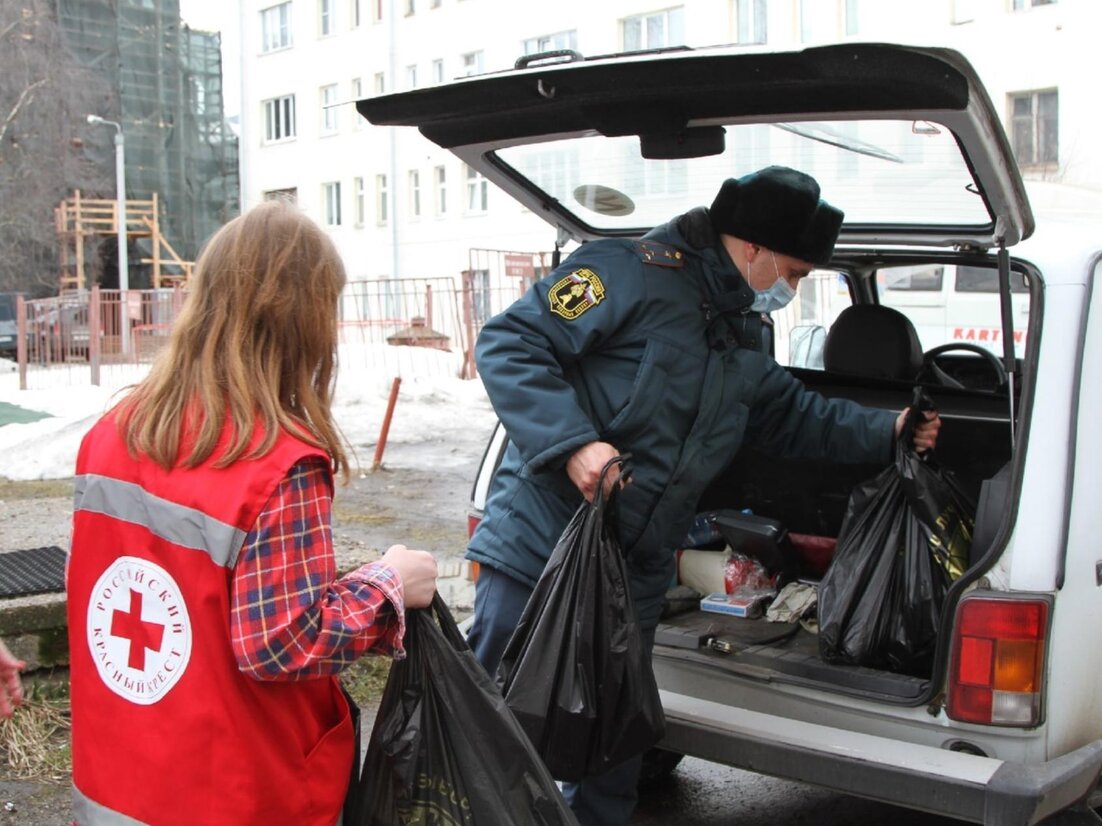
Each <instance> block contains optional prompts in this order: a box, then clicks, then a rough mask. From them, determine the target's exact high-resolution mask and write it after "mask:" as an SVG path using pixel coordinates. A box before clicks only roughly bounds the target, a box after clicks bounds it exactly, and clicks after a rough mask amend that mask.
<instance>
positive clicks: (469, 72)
mask: <svg viewBox="0 0 1102 826" xmlns="http://www.w3.org/2000/svg"><path fill="white" fill-rule="evenodd" d="M485 57H486V53H485V52H484V51H483V50H482V49H477V50H476V51H473V52H464V53H463V54H461V55H460V56H459V62H460V65H461V66H462V67H463V74H462V75H460V77H474V76H475V75H480V74H482V73H483V65H484V61H485Z"/></svg>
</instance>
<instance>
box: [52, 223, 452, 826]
mask: <svg viewBox="0 0 1102 826" xmlns="http://www.w3.org/2000/svg"><path fill="white" fill-rule="evenodd" d="M344 282H345V274H344V268H343V265H342V264H341V261H340V257H339V256H338V254H337V251H336V249H335V247H334V246H333V244H332V242H331V240H330V239H329V238H328V236H326V235H325V233H324V232H322V231H321V229H320V228H319V227H318V226H317V225H316V224H314V222H313V221H311V220H309V219H308V218H307V217H306V216H305V215H303V214H302V213H301V212H299V211H298V210H297V209H296V208H294V207H293V206H291V205H289V204H286V203H282V202H269V203H265V204H263V205H261V206H258V207H256V208H254V209H252V210H250V211H249V212H248V213H246V214H245V215H243V216H241V217H239V218H237V219H235V220H233V221H231V222H230V223H229V224H227V225H226V226H225V227H223V228H222V229H221V230H220V231H219V232H217V233H216V234H215V235H214V236H213V237H212V238H211V240H210V241H209V243H208V245H207V246H206V248H205V249H204V251H203V253H202V255H201V256H200V259H199V262H198V264H197V266H196V271H195V275H194V278H193V279H192V282H191V285H190V289H189V295H188V298H187V301H186V304H185V306H184V309H183V311H182V312H181V314H180V317H179V318H178V320H177V322H176V324H175V325H174V327H173V330H172V334H171V337H170V341H169V344H168V346H167V347H166V348H165V350H164V351H163V352H162V353H161V354H160V356H159V357H158V359H157V361H156V363H155V364H154V366H153V367H152V369H151V370H150V372H149V374H148V376H147V377H146V378H145V379H144V380H143V381H142V382H140V383H139V384H138V385H137V386H136V387H135V388H134V389H133V390H132V391H131V392H130V394H129V395H127V396H126V397H125V398H124V399H123V400H122V401H121V402H120V403H119V404H118V405H116V407H115V408H114V409H113V410H111V411H109V412H108V413H107V414H106V415H105V416H104V417H103V419H101V420H100V422H99V423H97V424H96V426H95V427H93V429H92V430H91V431H90V432H89V434H88V436H87V437H86V438H85V440H84V442H83V443H82V445H81V450H80V454H79V456H78V458H77V473H76V496H75V508H74V517H73V541H72V551H71V555H70V560H69V570H68V611H69V635H70V656H71V692H72V740H73V800H74V816H75V820H76V822H78V823H81V824H84V823H89V824H95V823H105V822H112V823H113V822H119V819H120V818H129V819H132V820H127V822H132V821H140V822H144V823H153V824H161V823H165V824H172V823H180V824H185V823H186V824H194V823H204V824H221V823H227V824H229V823H233V824H241V823H295V824H319V826H332V824H334V823H336V822H337V821H338V820H339V818H340V814H341V809H342V804H343V801H344V797H345V793H346V790H347V787H348V783H349V778H350V777H351V775H352V771H353V766H354V764H355V760H356V758H358V755H356V754H354V752H355V747H354V731H353V723H352V711H351V709H350V706H349V703H348V701H347V699H346V695H344V693H343V691H342V689H341V688H340V684H339V681H338V679H337V677H336V675H337V673H338V672H339V671H340V670H341V669H342V668H344V667H345V666H346V665H348V664H349V663H351V662H352V661H353V660H355V659H356V658H357V657H359V656H360V655H362V654H365V653H368V652H374V653H387V654H392V655H394V656H397V657H401V656H403V655H404V651H403V649H402V637H403V634H404V624H405V620H404V617H405V613H404V612H405V609H406V608H407V607H423V606H426V605H428V604H429V603H430V602H431V599H432V596H433V593H434V592H435V583H436V563H435V561H434V560H433V557H432V556H431V554H429V553H427V552H425V551H416V550H410V549H408V548H406V547H405V546H403V545H395V546H393V547H391V548H390V549H389V550H388V551H387V552H386V554H384V555H383V557H382V559H381V560H380V561H379V562H376V563H371V564H367V565H364V566H362V567H361V568H359V569H357V570H355V571H352V572H350V573H348V574H346V575H344V576H343V577H340V578H338V577H337V572H336V563H335V559H334V555H333V546H332V534H331V528H330V517H331V504H332V496H333V476H334V473H339V474H341V475H342V476H343V477H344V478H345V479H347V476H348V459H347V455H346V453H345V450H344V446H343V444H342V438H341V435H340V431H339V429H338V427H337V425H336V423H335V422H334V421H333V417H332V411H331V400H332V389H333V382H334V376H335V371H336V347H337V306H338V302H339V298H340V294H341V290H342V288H343V287H344Z"/></svg>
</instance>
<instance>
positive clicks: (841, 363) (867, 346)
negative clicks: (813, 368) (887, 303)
mask: <svg viewBox="0 0 1102 826" xmlns="http://www.w3.org/2000/svg"><path fill="white" fill-rule="evenodd" d="M823 367H824V368H825V369H826V370H828V371H830V372H832V373H848V374H850V375H855V376H867V377H869V378H880V379H895V380H897V381H913V380H914V378H915V376H917V375H918V372H919V370H921V369H922V345H921V344H920V343H919V340H918V333H917V332H915V328H914V325H913V324H911V320H910V319H909V318H907V316H905V315H903V313H901V312H899V311H898V310H893V309H892V308H891V307H884V306H882V305H880V304H854V305H853V306H851V307H846V309H844V310H843V311H842V312H841V313H840V314H839V315H838V319H837V320H836V321H835V322H834V324H833V325H831V328H830V332H829V333H827V337H826V342H825V344H824V345H823Z"/></svg>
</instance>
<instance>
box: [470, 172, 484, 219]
mask: <svg viewBox="0 0 1102 826" xmlns="http://www.w3.org/2000/svg"><path fill="white" fill-rule="evenodd" d="M488 197H489V182H488V181H487V180H486V178H485V177H483V175H482V173H481V172H479V171H478V170H477V169H474V168H473V167H470V166H468V167H467V212H485V211H486V205H487V199H488Z"/></svg>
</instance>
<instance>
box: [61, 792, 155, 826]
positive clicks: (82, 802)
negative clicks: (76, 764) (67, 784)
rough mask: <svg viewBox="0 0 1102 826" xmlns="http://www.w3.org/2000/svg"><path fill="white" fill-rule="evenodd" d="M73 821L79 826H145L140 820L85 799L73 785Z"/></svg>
mask: <svg viewBox="0 0 1102 826" xmlns="http://www.w3.org/2000/svg"><path fill="white" fill-rule="evenodd" d="M73 820H74V821H75V822H76V823H78V824H80V826H145V824H144V823H143V822H142V821H140V820H135V819H134V818H132V817H127V816H126V815H124V814H122V813H121V812H116V811H114V810H112V809H108V808H107V807H106V806H103V805H101V804H99V803H96V801H94V800H92V799H90V798H87V797H85V796H84V795H83V794H82V793H81V791H80V789H78V788H77V787H76V785H75V784H74V785H73Z"/></svg>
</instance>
